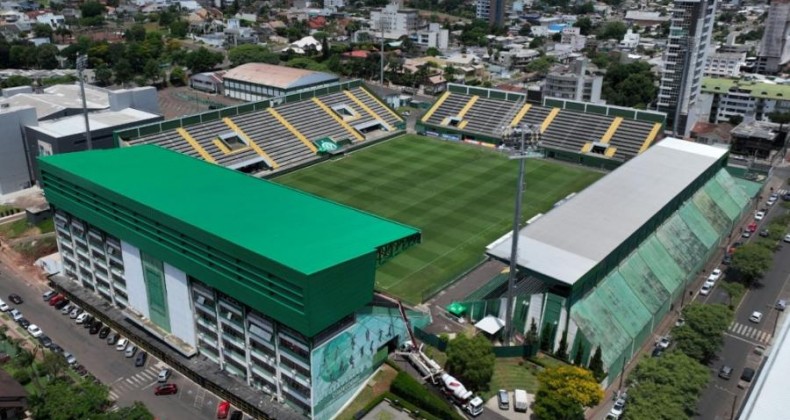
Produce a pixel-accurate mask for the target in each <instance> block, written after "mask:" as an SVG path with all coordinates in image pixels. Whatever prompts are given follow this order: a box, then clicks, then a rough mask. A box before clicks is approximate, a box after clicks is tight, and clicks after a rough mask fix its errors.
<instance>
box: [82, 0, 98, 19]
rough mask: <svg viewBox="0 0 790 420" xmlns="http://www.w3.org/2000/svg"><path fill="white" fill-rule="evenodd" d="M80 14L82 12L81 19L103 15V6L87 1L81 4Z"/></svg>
mask: <svg viewBox="0 0 790 420" xmlns="http://www.w3.org/2000/svg"><path fill="white" fill-rule="evenodd" d="M80 12H82V17H83V18H90V17H96V16H101V14H102V13H104V6H103V5H102V4H101V3H99V2H97V1H94V0H89V1H86V2H85V3H82V5H81V6H80Z"/></svg>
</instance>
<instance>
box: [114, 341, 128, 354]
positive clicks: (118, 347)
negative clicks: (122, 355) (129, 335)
mask: <svg viewBox="0 0 790 420" xmlns="http://www.w3.org/2000/svg"><path fill="white" fill-rule="evenodd" d="M128 345H129V340H127V339H125V338H122V339H120V340H118V343H117V344H115V350H118V351H124V350H126V346H128Z"/></svg>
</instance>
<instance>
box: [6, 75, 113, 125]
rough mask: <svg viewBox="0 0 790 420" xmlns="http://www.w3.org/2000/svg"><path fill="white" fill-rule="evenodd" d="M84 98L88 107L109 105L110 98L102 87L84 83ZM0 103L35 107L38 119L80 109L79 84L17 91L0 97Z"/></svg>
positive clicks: (94, 107)
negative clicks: (28, 91)
mask: <svg viewBox="0 0 790 420" xmlns="http://www.w3.org/2000/svg"><path fill="white" fill-rule="evenodd" d="M85 99H86V105H87V107H88V109H92V110H93V109H104V108H109V107H110V99H109V96H108V94H107V91H106V90H104V89H99V88H95V87H93V86H89V85H86V86H85ZM0 103H4V104H9V106H20V107H25V106H31V107H33V108H35V109H36V114H37V116H38V119H39V120H40V119H43V118H46V117H48V116H50V115H52V114H55V113H58V112H60V111H63V110H64V109H82V95H81V94H80V87H79V85H76V84H75V85H55V86H50V87H48V88H46V89H44V92H43V93H19V94H16V95H13V96H11V97H8V98H0Z"/></svg>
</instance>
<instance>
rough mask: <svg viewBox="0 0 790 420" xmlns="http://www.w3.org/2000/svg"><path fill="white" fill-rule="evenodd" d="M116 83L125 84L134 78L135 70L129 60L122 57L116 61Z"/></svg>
mask: <svg viewBox="0 0 790 420" xmlns="http://www.w3.org/2000/svg"><path fill="white" fill-rule="evenodd" d="M114 70H115V83H118V84H120V85H124V84H126V83H129V82H130V81H131V80H132V79H134V70H133V69H132V65H131V64H130V63H129V60H127V59H125V58H122V59H120V60H118V62H117V63H115V68H114Z"/></svg>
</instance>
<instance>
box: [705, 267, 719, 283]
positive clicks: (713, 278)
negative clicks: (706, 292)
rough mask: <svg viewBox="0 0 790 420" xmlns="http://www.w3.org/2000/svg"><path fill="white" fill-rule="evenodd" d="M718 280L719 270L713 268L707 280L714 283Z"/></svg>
mask: <svg viewBox="0 0 790 420" xmlns="http://www.w3.org/2000/svg"><path fill="white" fill-rule="evenodd" d="M720 278H721V269H720V268H719V267H716V268H714V269H713V271H711V272H710V275H709V276H708V280H711V281H713V282H714V283H715V282H716V281H718V280H719V279H720Z"/></svg>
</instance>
